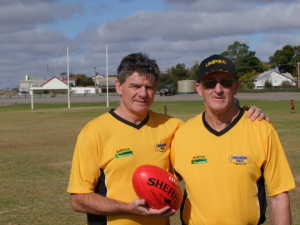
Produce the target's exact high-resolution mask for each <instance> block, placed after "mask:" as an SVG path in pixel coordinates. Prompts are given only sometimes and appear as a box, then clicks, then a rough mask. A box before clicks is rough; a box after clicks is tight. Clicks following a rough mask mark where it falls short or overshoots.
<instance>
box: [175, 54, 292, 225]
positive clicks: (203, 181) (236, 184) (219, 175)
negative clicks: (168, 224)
mask: <svg viewBox="0 0 300 225" xmlns="http://www.w3.org/2000/svg"><path fill="white" fill-rule="evenodd" d="M238 88H239V82H238V77H237V74H236V71H235V67H234V64H233V62H232V61H230V60H229V59H227V58H225V57H222V56H220V55H212V56H210V57H208V58H207V59H205V60H204V61H203V62H202V63H201V64H200V68H199V73H198V80H197V83H196V89H197V92H198V94H199V95H200V96H202V97H203V100H204V106H205V111H204V112H203V113H201V114H199V115H198V116H196V117H195V118H193V119H191V120H189V121H188V122H186V123H185V124H183V125H182V126H181V127H180V128H179V129H178V131H177V132H176V134H175V138H174V144H172V154H171V159H172V163H173V165H174V170H175V172H176V174H177V175H178V177H179V178H182V179H184V180H185V183H186V193H185V199H184V202H183V205H182V208H181V219H182V222H183V224H189V225H190V224H196V225H201V224H222V225H224V224H228V225H232V224H261V223H263V222H264V221H265V210H266V204H267V203H266V192H265V186H266V187H267V190H268V196H270V204H271V210H272V215H271V217H272V221H273V223H274V224H290V223H291V216H290V208H289V196H288V190H290V189H293V188H295V181H294V178H293V176H292V173H291V170H290V167H289V165H288V162H287V159H286V156H285V153H284V151H283V148H282V146H281V143H280V140H279V137H278V134H277V132H276V130H275V129H274V127H273V126H272V125H271V124H270V123H268V122H266V121H262V122H257V121H255V122H250V121H249V120H248V119H246V116H245V115H246V112H245V111H244V110H243V109H242V108H239V107H238V106H236V105H235V103H234V96H235V95H236V94H237V91H238ZM198 140H199V141H198Z"/></svg>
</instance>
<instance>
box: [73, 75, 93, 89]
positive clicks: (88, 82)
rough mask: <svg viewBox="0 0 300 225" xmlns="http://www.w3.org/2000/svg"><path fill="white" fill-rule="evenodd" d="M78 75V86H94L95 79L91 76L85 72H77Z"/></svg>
mask: <svg viewBox="0 0 300 225" xmlns="http://www.w3.org/2000/svg"><path fill="white" fill-rule="evenodd" d="M76 77H77V86H78V87H85V86H94V81H93V79H92V78H91V77H87V76H86V75H85V74H77V75H76Z"/></svg>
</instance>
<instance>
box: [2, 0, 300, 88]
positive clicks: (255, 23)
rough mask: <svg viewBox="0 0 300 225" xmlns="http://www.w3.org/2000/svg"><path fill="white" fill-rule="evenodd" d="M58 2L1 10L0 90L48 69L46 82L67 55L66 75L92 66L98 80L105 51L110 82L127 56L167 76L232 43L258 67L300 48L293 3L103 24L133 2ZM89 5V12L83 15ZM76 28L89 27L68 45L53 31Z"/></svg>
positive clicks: (172, 7) (299, 8)
mask: <svg viewBox="0 0 300 225" xmlns="http://www.w3.org/2000/svg"><path fill="white" fill-rule="evenodd" d="M145 1H146V0H145ZM155 1H160V2H161V1H163V0H154V2H153V4H155ZM12 2H13V3H12ZM64 2H65V1H63V0H52V1H48V0H43V1H37V0H35V1H34V0H24V1H11V0H2V1H1V2H0V5H1V7H0V21H1V23H0V49H1V51H0V56H1V57H0V67H1V71H0V80H1V81H2V82H0V88H5V87H6V86H7V85H6V83H8V79H10V80H13V79H15V78H17V79H16V80H15V81H14V85H15V86H17V85H18V79H20V78H22V77H24V76H25V75H26V74H29V75H40V76H44V77H45V74H46V72H45V71H46V66H47V65H48V67H49V71H50V72H49V74H50V75H52V74H54V75H58V74H59V73H60V72H65V71H66V47H69V51H70V70H71V72H73V73H86V74H87V75H91V74H93V67H94V65H96V66H97V71H98V72H100V73H102V74H103V73H105V70H106V68H105V59H106V56H105V48H106V45H108V49H109V73H110V74H114V73H115V72H116V68H117V66H118V65H119V63H120V61H121V59H122V58H123V57H124V56H125V55H127V54H130V53H132V52H144V53H148V54H149V56H150V57H153V58H154V59H156V60H157V62H158V64H159V66H160V68H161V69H162V70H165V69H167V68H170V67H172V66H175V65H176V64H177V63H185V64H186V66H187V67H190V66H193V64H194V63H195V61H196V60H198V61H201V60H202V59H203V58H205V57H207V56H208V55H211V54H215V53H221V52H223V51H225V50H227V47H228V46H229V45H231V44H233V42H234V41H239V42H240V43H246V44H247V45H250V46H249V47H250V50H251V51H256V53H257V54H256V56H257V57H258V58H260V59H261V60H264V61H267V60H268V58H269V56H271V55H273V54H274V52H275V51H276V50H279V49H282V47H283V46H284V45H287V44H290V45H299V43H300V42H299V41H300V29H299V28H300V20H299V19H298V14H299V13H298V12H300V3H299V1H284V3H283V2H282V1H279V0H278V1H273V0H272V1H270V0H262V1H258V0H248V1H242V0H224V1H216V0H211V1H204V0H187V1H179V0H165V1H164V2H165V4H166V5H165V10H163V11H162V10H157V11H149V10H148V9H147V8H144V9H143V8H141V9H140V10H138V11H134V12H131V13H128V15H129V16H126V17H120V18H119V19H115V20H108V21H105V22H101V21H99V19H98V18H99V17H97V14H95V13H96V12H98V14H101V15H107V16H110V14H112V13H118V12H120V11H121V10H122V11H123V10H130V9H128V8H126V4H128V5H130V4H132V3H134V2H135V1H124V0H123V1H118V0H112V1H110V2H109V4H106V3H105V4H104V3H100V2H97V3H96V2H95V1H92V0H89V1H85V2H84V5H83V4H82V3H78V2H75V1H74V3H69V4H65V3H64ZM68 2H71V1H68ZM88 2H92V3H93V4H92V5H93V7H94V8H91V7H88V5H86V3H88ZM136 2H137V1H136ZM113 7H114V8H113ZM119 7H120V8H119ZM129 8H130V7H129ZM84 10H86V11H84ZM93 13H94V14H93ZM105 13H106V14H105ZM89 14H91V15H89ZM79 15H80V16H79ZM88 16H89V17H88ZM101 18H102V17H101ZM81 20H82V21H83V20H89V21H90V24H89V25H88V26H86V27H85V28H84V27H83V28H81V29H80V30H84V31H83V32H81V33H79V34H78V35H77V36H76V37H75V38H74V39H70V38H66V37H67V36H68V35H67V31H64V30H62V29H60V31H59V30H57V29H55V28H54V27H57V25H58V24H60V23H63V22H65V21H67V22H68V23H71V21H72V26H71V27H70V28H69V29H72V27H74V28H77V26H80V25H81V24H86V23H81ZM257 36H259V38H258V37H257ZM251 45H253V46H254V47H253V48H252V46H251ZM1 83H4V84H3V85H4V86H3V85H2V86H1Z"/></svg>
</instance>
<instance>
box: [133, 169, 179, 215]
mask: <svg viewBox="0 0 300 225" xmlns="http://www.w3.org/2000/svg"><path fill="white" fill-rule="evenodd" d="M132 184H133V188H134V190H135V192H136V194H137V196H138V197H139V198H140V199H145V200H146V202H147V204H148V205H149V206H150V207H152V208H154V209H161V208H163V207H165V206H170V207H171V209H175V210H177V209H179V207H180V205H181V202H182V192H181V189H180V186H179V184H178V182H177V180H176V179H175V178H174V177H173V175H172V174H171V173H169V172H168V171H166V170H164V169H162V168H160V167H157V166H153V165H143V166H140V167H138V168H137V169H136V170H135V172H134V174H133V176H132Z"/></svg>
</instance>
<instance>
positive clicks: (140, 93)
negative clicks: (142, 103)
mask: <svg viewBox="0 0 300 225" xmlns="http://www.w3.org/2000/svg"><path fill="white" fill-rule="evenodd" d="M139 96H141V97H146V96H147V89H146V87H144V86H143V87H141V88H140V90H139Z"/></svg>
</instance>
